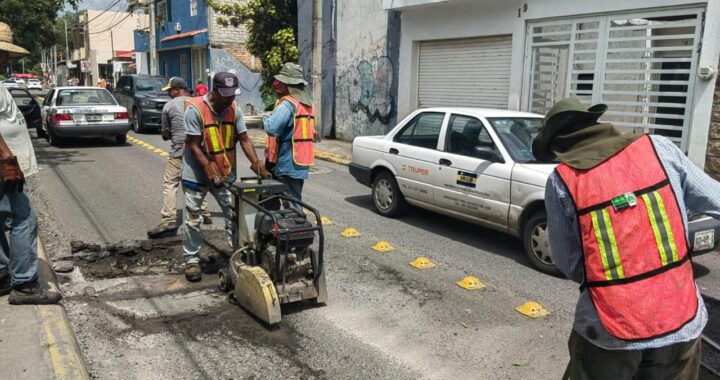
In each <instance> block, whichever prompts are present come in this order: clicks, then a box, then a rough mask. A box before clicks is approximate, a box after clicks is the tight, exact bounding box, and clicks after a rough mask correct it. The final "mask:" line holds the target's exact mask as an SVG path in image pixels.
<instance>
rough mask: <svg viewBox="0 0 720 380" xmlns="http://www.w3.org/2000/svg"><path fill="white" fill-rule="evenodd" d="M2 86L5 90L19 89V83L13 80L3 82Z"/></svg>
mask: <svg viewBox="0 0 720 380" xmlns="http://www.w3.org/2000/svg"><path fill="white" fill-rule="evenodd" d="M3 86H5V88H17V87H20V83H18V81H16V80H15V79H12V78H10V79H5V80H4V81H3Z"/></svg>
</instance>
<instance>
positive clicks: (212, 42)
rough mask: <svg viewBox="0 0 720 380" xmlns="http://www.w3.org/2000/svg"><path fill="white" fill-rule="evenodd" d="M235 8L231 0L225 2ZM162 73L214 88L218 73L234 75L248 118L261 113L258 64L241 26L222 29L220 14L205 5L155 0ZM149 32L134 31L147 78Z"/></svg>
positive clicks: (196, 0)
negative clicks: (219, 21)
mask: <svg viewBox="0 0 720 380" xmlns="http://www.w3.org/2000/svg"><path fill="white" fill-rule="evenodd" d="M220 2H221V3H222V2H225V3H233V1H232V0H221V1H220ZM153 6H154V7H155V15H156V17H155V19H156V41H154V43H155V46H156V48H157V57H158V74H159V75H162V76H165V77H174V76H179V77H183V78H185V79H186V80H187V81H188V83H192V84H193V86H194V85H195V84H196V83H197V82H198V81H202V82H203V83H205V84H207V85H208V86H209V85H210V81H211V79H212V76H213V75H215V73H216V72H220V71H230V72H233V73H234V74H236V75H237V76H238V78H239V80H240V84H241V95H240V96H239V97H238V103H239V104H241V105H242V106H243V107H244V108H245V109H246V113H255V112H256V111H261V110H262V109H263V103H262V97H261V95H260V86H261V84H262V82H261V80H260V74H259V71H260V69H261V66H260V61H259V60H258V59H256V58H255V57H254V56H252V54H250V53H249V52H248V51H247V48H246V47H245V46H246V41H247V31H246V30H245V28H244V27H243V26H240V27H237V28H236V27H233V26H227V27H225V26H222V25H220V24H219V23H218V22H217V16H218V15H217V14H216V13H215V12H214V11H213V10H212V8H210V7H209V6H207V4H206V2H205V1H204V0H189V1H187V0H182V1H181V0H155V1H154V3H153ZM149 44H150V41H149V37H148V30H147V29H146V30H136V31H135V51H136V54H137V55H139V56H140V57H139V58H137V59H136V60H137V62H138V64H139V65H141V66H139V68H138V72H142V73H149V72H150V63H149V49H150V46H149Z"/></svg>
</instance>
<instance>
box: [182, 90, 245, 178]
mask: <svg viewBox="0 0 720 380" xmlns="http://www.w3.org/2000/svg"><path fill="white" fill-rule="evenodd" d="M187 107H194V108H195V109H196V110H197V112H198V114H199V115H200V119H201V120H202V123H203V134H202V136H203V146H204V147H205V153H207V155H208V158H209V159H210V161H211V162H214V163H215V164H216V165H217V167H218V170H220V175H222V176H223V177H227V176H228V175H230V173H232V172H233V170H234V168H235V165H234V162H235V124H236V119H235V118H236V114H235V113H236V107H237V105H236V103H235V102H233V103H232V105H230V107H228V108H227V109H226V110H225V112H223V114H222V118H221V120H220V125H218V123H217V119H216V118H215V114H214V113H213V111H212V110H211V109H210V106H209V105H208V104H207V103H206V102H205V99H204V98H203V97H202V96H198V97H195V98H190V99H188V100H186V101H185V108H187Z"/></svg>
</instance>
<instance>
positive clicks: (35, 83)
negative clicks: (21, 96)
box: [27, 79, 42, 90]
mask: <svg viewBox="0 0 720 380" xmlns="http://www.w3.org/2000/svg"><path fill="white" fill-rule="evenodd" d="M27 88H28V90H42V82H40V80H39V79H28V81H27Z"/></svg>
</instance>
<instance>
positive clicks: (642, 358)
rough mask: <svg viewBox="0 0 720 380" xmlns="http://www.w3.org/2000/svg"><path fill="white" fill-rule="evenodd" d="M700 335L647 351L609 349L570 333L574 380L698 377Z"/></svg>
mask: <svg viewBox="0 0 720 380" xmlns="http://www.w3.org/2000/svg"><path fill="white" fill-rule="evenodd" d="M701 347H702V343H701V341H700V338H697V339H695V340H692V341H690V342H685V343H677V344H673V345H670V346H665V347H661V348H652V349H646V350H605V349H602V348H600V347H598V346H596V345H594V344H592V342H590V341H588V340H587V339H585V338H583V337H582V336H580V334H578V333H576V332H575V331H574V330H573V332H572V334H570V340H569V341H568V348H569V350H570V363H569V364H568V367H567V370H566V371H565V375H564V376H563V379H570V380H662V379H667V380H670V379H677V380H695V379H697V378H698V376H699V373H700V349H701Z"/></svg>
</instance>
